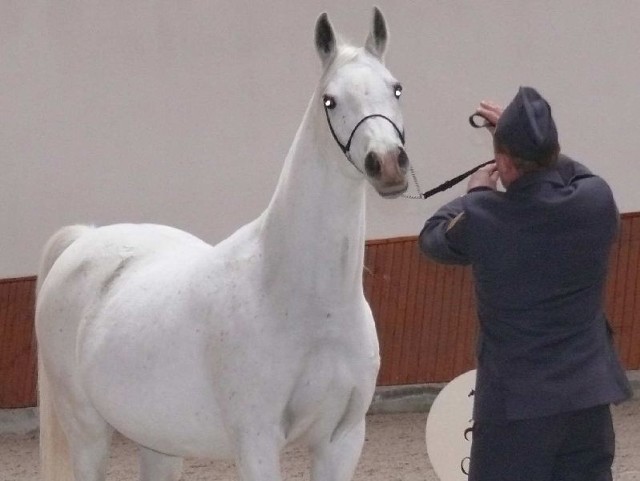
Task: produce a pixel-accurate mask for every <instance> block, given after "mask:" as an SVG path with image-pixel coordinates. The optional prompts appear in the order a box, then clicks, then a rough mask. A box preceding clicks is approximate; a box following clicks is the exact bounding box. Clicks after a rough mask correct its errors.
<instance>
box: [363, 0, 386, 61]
mask: <svg viewBox="0 0 640 481" xmlns="http://www.w3.org/2000/svg"><path fill="white" fill-rule="evenodd" d="M388 38H389V34H388V33H387V23H386V22H385V20H384V15H382V12H381V11H380V9H379V8H378V7H374V8H373V25H372V26H371V31H370V32H369V36H368V37H367V41H366V43H365V45H364V48H365V49H366V50H367V52H369V53H370V54H372V55H374V56H376V57H378V58H379V59H380V60H383V59H384V51H385V49H386V48H387V40H388Z"/></svg>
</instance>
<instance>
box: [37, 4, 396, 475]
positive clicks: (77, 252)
mask: <svg viewBox="0 0 640 481" xmlns="http://www.w3.org/2000/svg"><path fill="white" fill-rule="evenodd" d="M386 40H387V30H386V25H385V21H384V18H383V17H382V14H381V13H380V12H379V11H378V10H377V9H376V10H375V11H374V21H373V28H372V30H371V33H370V34H369V36H368V38H367V42H366V45H365V47H364V48H354V47H351V46H347V45H342V44H339V43H338V42H337V40H336V37H335V35H334V32H333V29H332V27H331V24H330V23H329V21H328V19H327V16H326V14H323V15H321V16H320V17H319V19H318V21H317V23H316V28H315V43H316V47H317V50H318V53H319V55H320V58H321V60H322V64H323V69H324V73H323V76H322V78H321V81H320V83H319V85H318V87H317V89H316V91H315V93H314V95H313V97H312V99H311V102H310V104H309V107H308V109H307V112H306V114H305V116H304V119H303V121H302V124H301V126H300V128H299V130H298V132H297V135H296V137H295V140H294V142H293V145H292V147H291V150H290V151H289V154H288V155H287V158H286V160H285V165H284V169H283V172H282V175H281V177H280V180H279V183H278V185H277V189H276V192H275V194H274V196H273V198H272V200H271V202H270V204H269V206H268V208H267V209H266V210H265V212H264V213H263V214H262V215H261V216H260V217H259V218H258V219H256V220H255V221H253V222H251V223H249V224H247V225H245V226H244V227H242V228H241V229H239V230H238V231H237V232H235V233H234V234H233V235H232V236H230V237H229V238H228V239H226V240H224V241H223V242H221V243H220V244H218V245H216V246H211V245H209V244H206V243H205V242H203V241H202V240H199V239H197V238H196V237H194V236H192V235H190V234H187V233H185V232H182V231H179V230H176V229H174V228H171V227H165V226H157V225H126V224H121V225H112V226H106V227H100V228H93V227H86V226H71V227H66V228H63V229H61V230H60V231H59V232H58V233H56V234H55V235H54V236H53V237H52V238H51V239H50V240H49V243H48V245H47V246H46V248H45V252H44V254H43V260H42V266H41V272H40V277H39V279H40V287H39V295H38V303H37V314H36V331H37V337H38V352H39V379H40V416H41V434H40V436H41V456H42V470H43V475H44V478H45V479H47V480H53V481H63V480H64V481H69V480H72V479H75V480H76V481H102V480H104V478H105V473H106V465H107V459H108V451H109V444H110V439H111V434H112V432H113V431H114V430H117V431H118V432H120V433H122V434H123V435H124V436H126V437H128V438H129V439H131V440H133V441H134V442H135V443H137V444H138V445H139V447H140V470H141V479H142V480H143V481H175V480H177V479H178V478H179V477H180V473H181V468H182V458H183V457H185V456H194V457H206V458H212V459H231V460H234V461H235V462H236V465H237V467H238V470H239V473H240V477H241V479H243V480H247V481H249V480H251V481H260V480H265V481H266V480H268V481H277V480H279V479H281V473H280V466H279V454H280V451H281V450H282V448H283V447H284V446H285V445H286V444H287V443H289V442H291V441H293V440H301V441H304V442H305V443H306V444H307V445H308V446H309V449H310V451H311V455H312V460H313V461H312V479H313V480H314V481H323V480H327V481H329V480H331V481H346V480H349V479H350V478H351V477H352V476H353V472H354V470H355V467H356V464H357V460H358V458H359V456H360V452H361V449H362V445H363V441H364V429H365V426H364V424H365V421H364V420H365V413H366V411H367V408H368V406H369V404H370V401H371V399H372V395H373V392H374V388H375V382H376V376H377V373H378V368H379V362H380V360H379V350H378V340H377V337H376V330H375V326H374V322H373V318H372V315H371V310H370V309H369V306H368V304H367V302H366V300H365V298H364V295H363V287H362V269H363V254H364V240H365V237H364V236H365V222H364V212H365V186H366V182H365V179H366V180H367V181H368V182H369V183H370V184H371V185H372V186H373V187H374V188H375V189H376V190H377V191H378V192H379V193H380V194H381V195H382V196H385V197H395V196H397V195H399V194H400V193H402V192H404V191H405V190H406V188H407V176H406V171H407V167H408V158H407V155H406V153H405V151H404V148H403V135H402V124H403V122H402V116H401V113H400V109H399V104H398V97H399V96H400V92H401V87H400V85H399V84H398V83H397V81H396V79H395V78H394V77H393V76H392V75H391V74H390V73H389V71H388V70H387V69H386V68H385V67H384V66H383V63H382V62H383V53H384V50H385V46H386ZM334 136H335V137H334ZM336 141H337V142H336ZM341 150H343V151H344V152H345V153H346V157H345V155H343V152H341ZM74 476H75V477H74Z"/></svg>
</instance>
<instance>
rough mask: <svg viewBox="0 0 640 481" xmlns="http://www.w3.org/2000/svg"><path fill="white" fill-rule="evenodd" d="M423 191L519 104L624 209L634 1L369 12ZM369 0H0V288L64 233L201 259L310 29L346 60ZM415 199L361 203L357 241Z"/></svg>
mask: <svg viewBox="0 0 640 481" xmlns="http://www.w3.org/2000/svg"><path fill="white" fill-rule="evenodd" d="M378 4H379V6H380V7H381V8H382V10H383V12H384V13H385V16H386V18H387V22H388V25H389V28H390V32H391V43H390V49H389V53H388V55H387V64H388V65H389V67H390V69H391V70H392V72H393V73H394V74H395V75H396V76H397V77H398V78H400V79H401V80H402V81H403V83H404V86H405V92H404V95H403V103H404V112H405V123H406V130H407V141H408V144H407V148H408V152H409V154H410V157H411V159H412V161H413V164H414V166H415V170H416V172H417V175H418V177H419V179H420V182H421V184H422V185H421V187H422V188H423V190H426V188H428V187H431V186H432V185H433V184H436V183H439V182H441V181H443V180H445V179H447V178H449V177H452V176H454V175H456V174H457V173H459V172H461V171H463V170H466V169H468V168H470V167H472V166H473V165H475V164H477V163H479V162H481V161H484V160H487V159H489V158H490V156H491V145H490V139H489V136H488V135H487V134H486V133H484V132H478V131H474V130H473V129H471V128H469V126H468V124H467V123H466V122H467V121H466V117H467V115H468V114H470V113H471V111H472V110H473V109H474V108H475V105H476V104H477V102H478V101H479V100H480V99H482V98H488V99H494V100H496V101H498V102H502V103H506V102H508V101H509V100H510V99H511V97H512V96H513V94H515V92H516V90H517V87H518V86H519V85H521V84H528V85H533V86H535V87H537V88H538V89H539V90H540V91H541V92H542V93H543V94H544V95H545V96H546V97H547V98H548V99H549V101H550V102H551V104H552V106H553V108H554V114H555V116H556V121H557V123H558V125H559V129H560V133H561V143H562V146H563V149H564V151H565V152H566V153H568V154H570V155H573V156H575V157H576V158H578V159H581V160H582V161H584V162H585V163H587V164H588V165H589V166H590V167H591V168H592V169H593V170H595V171H597V172H598V173H600V174H601V175H603V176H604V177H605V178H606V179H607V180H608V181H609V182H610V183H611V185H612V187H613V189H614V192H615V195H616V198H617V200H618V203H619V206H620V210H621V211H623V212H624V211H634V210H640V190H639V189H638V188H637V186H636V183H637V181H638V176H637V172H638V168H637V162H638V154H639V153H640V136H639V135H638V134H637V133H636V128H637V127H636V125H637V124H636V123H635V122H636V116H637V114H638V112H640V93H639V92H640V89H639V88H638V77H639V75H640V66H639V61H638V58H639V57H638V49H639V48H640V33H639V31H640V29H638V25H640V2H636V1H611V2H602V1H585V0H582V1H576V0H574V1H563V0H555V1H535V2H532V1H524V0H522V1H498V0H478V1H471V0H468V1H446V2H445V1H435V0H428V1H412V2H408V1H407V2H400V1H390V0H388V1H378ZM371 6H372V5H371V3H370V2H369V1H367V2H365V1H361V0H353V1H349V2H344V1H343V0H329V1H324V2H319V1H292V0H291V1H284V0H272V1H269V2H247V1H237V0H236V1H177V0H174V1H168V0H163V1H161V0H157V1H152V0H146V1H142V0H130V1H125V0H120V1H110V2H100V1H97V0H85V1H83V2H70V1H63V0H27V1H23V0H2V1H1V2H0V182H1V185H0V223H1V224H0V232H1V234H0V253H1V254H0V278H2V277H13V276H21V275H29V274H33V273H35V272H36V268H37V259H38V256H39V252H40V249H41V247H42V244H43V243H44V242H45V241H46V239H47V237H48V236H49V235H50V234H51V233H52V232H53V231H54V230H55V229H57V228H58V227H59V226H61V225H63V224H67V223H78V222H83V223H96V224H105V223H112V222H121V221H130V222H158V223H165V224H170V225H174V226H177V227H180V228H183V229H186V230H189V231H191V232H193V233H195V234H197V235H199V236H201V237H204V238H206V239H207V240H209V241H211V242H216V241H218V240H220V239H222V238H224V237H225V236H227V235H228V234H229V233H231V232H232V231H233V230H235V228H237V227H238V226H240V225H242V224H243V223H245V222H247V221H249V220H251V219H253V218H254V217H256V216H257V215H258V214H259V213H260V212H261V211H262V210H263V209H264V207H265V206H266V205H267V203H268V200H269V198H270V196H271V193H272V191H273V189H274V187H275V183H276V180H277V177H278V174H279V171H280V168H281V166H282V161H283V159H284V156H285V154H286V152H287V150H288V147H289V144H290V142H291V140H292V139H293V137H294V134H295V131H296V128H297V126H298V124H299V122H300V120H301V118H302V115H303V113H304V110H305V108H306V104H307V102H308V99H309V97H310V95H311V93H312V91H313V88H314V86H315V83H316V81H317V79H318V76H319V73H320V67H319V61H318V59H317V57H316V54H315V51H314V48H313V26H314V23H315V20H316V17H317V16H318V14H319V13H321V12H322V11H327V12H328V13H329V15H330V18H331V19H332V21H333V23H334V26H335V27H336V29H337V30H338V31H340V32H342V33H343V34H345V36H346V37H347V38H348V39H351V40H353V41H354V43H358V44H361V43H362V41H363V40H364V37H365V36H366V33H367V31H368V28H369V23H370V19H371ZM462 192H463V187H462V186H461V187H459V188H457V189H454V190H453V191H450V192H448V193H446V194H441V195H439V196H438V197H437V198H435V199H434V200H431V201H416V200H403V199H400V200H395V201H389V200H382V199H379V198H377V197H376V196H375V195H374V194H373V193H371V195H370V196H369V199H370V201H369V205H368V210H369V212H368V237H369V238H380V237H392V236H397V235H413V234H416V233H417V232H418V231H419V229H420V228H421V226H422V223H423V221H424V218H425V217H426V216H428V215H429V214H430V213H432V212H433V211H434V209H435V208H436V207H437V206H438V205H439V204H440V203H442V202H445V201H447V200H448V199H451V198H453V197H454V196H456V195H460V194H461V193H462Z"/></svg>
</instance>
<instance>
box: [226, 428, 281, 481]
mask: <svg viewBox="0 0 640 481" xmlns="http://www.w3.org/2000/svg"><path fill="white" fill-rule="evenodd" d="M236 466H237V468H238V473H239V475H240V479H241V480H242V481H281V480H282V473H281V471H280V444H279V443H278V438H277V435H273V434H272V433H270V432H269V430H261V429H256V428H252V429H251V430H250V431H245V432H243V433H241V434H240V435H239V436H238V441H237V447H236Z"/></svg>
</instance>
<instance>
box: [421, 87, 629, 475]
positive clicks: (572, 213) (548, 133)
mask: <svg viewBox="0 0 640 481" xmlns="http://www.w3.org/2000/svg"><path fill="white" fill-rule="evenodd" d="M477 113H479V114H480V115H482V116H483V117H485V118H486V119H487V120H488V122H489V125H490V127H489V128H490V130H491V131H492V133H493V134H494V153H495V163H494V164H491V165H490V166H488V167H485V168H483V169H481V170H480V171H478V172H477V173H476V174H474V175H473V176H472V177H471V179H470V180H469V186H468V191H467V194H466V195H464V196H462V197H460V198H458V199H455V200H454V201H452V202H450V203H448V204H446V205H445V206H443V207H442V208H441V209H439V210H438V211H437V212H436V213H435V215H434V216H433V217H431V218H430V219H428V220H427V222H426V224H425V226H424V229H423V230H422V232H421V233H420V248H421V249H422V251H423V252H424V253H425V254H426V255H427V256H429V257H431V258H432V259H434V260H436V261H439V262H444V263H454V264H471V266H472V268H473V274H474V280H475V289H476V298H477V305H478V318H479V321H480V332H479V339H478V345H477V353H476V354H477V380H476V392H475V404H474V422H475V424H474V431H473V444H472V451H471V466H470V473H469V480H470V481H503V480H504V481H519V480H522V481H525V480H526V481H552V480H553V481H568V480H580V481H604V480H611V479H612V477H611V465H612V462H613V457H614V448H615V440H614V432H613V425H612V421H611V412H610V408H609V405H610V404H611V403H619V402H621V401H623V400H625V399H627V398H628V397H629V396H630V395H631V390H630V387H629V383H628V381H627V379H626V376H625V373H624V370H623V368H622V366H621V364H620V361H619V359H618V356H617V354H616V352H615V349H614V346H613V343H612V337H611V330H610V328H609V325H608V322H607V319H606V317H605V314H604V308H603V302H604V299H603V298H604V287H605V280H606V274H607V266H608V260H609V252H610V249H611V245H612V243H613V242H614V240H615V236H616V234H617V230H618V223H619V216H618V211H617V208H616V205H615V202H614V199H613V196H612V193H611V190H610V189H609V186H608V185H607V183H606V182H605V181H604V180H602V179H601V178H600V177H598V176H596V175H594V174H592V173H591V172H590V171H589V170H588V169H587V168H586V167H584V166H583V165H581V164H579V163H578V162H575V161H573V160H571V159H570V158H568V157H566V156H564V155H560V153H559V152H560V146H559V143H558V134H557V130H556V125H555V123H554V120H553V117H552V116H551V109H550V107H549V104H548V103H547V102H546V101H545V100H544V98H542V97H541V96H540V94H539V93H538V92H537V91H536V90H535V89H533V88H530V87H521V88H520V90H519V91H518V93H517V95H516V96H515V98H514V99H513V101H512V102H511V103H510V104H509V105H508V106H507V107H506V109H505V110H504V112H503V111H502V109H501V108H500V107H498V106H496V105H494V104H491V103H486V102H483V103H481V104H480V107H479V108H478V110H477ZM493 126H495V128H494V127H493ZM498 179H499V180H500V181H501V183H502V185H503V186H504V188H505V190H504V191H498V190H497V181H498Z"/></svg>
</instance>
